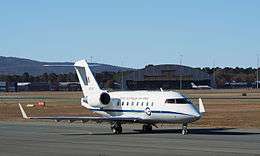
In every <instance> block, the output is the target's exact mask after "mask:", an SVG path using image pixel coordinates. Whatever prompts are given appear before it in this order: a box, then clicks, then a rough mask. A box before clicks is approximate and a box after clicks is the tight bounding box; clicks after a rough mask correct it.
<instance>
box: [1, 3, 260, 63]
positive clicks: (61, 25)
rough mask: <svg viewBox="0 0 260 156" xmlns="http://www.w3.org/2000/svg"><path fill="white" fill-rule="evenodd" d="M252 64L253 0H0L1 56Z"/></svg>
mask: <svg viewBox="0 0 260 156" xmlns="http://www.w3.org/2000/svg"><path fill="white" fill-rule="evenodd" d="M180 54H182V55H183V63H184V64H185V65H189V66H193V67H204V66H210V67H212V65H213V61H214V60H215V64H216V66H221V67H223V66H232V67H235V66H240V67H255V66H256V56H257V54H260V1H259V0H243V1H242V0H214V1H213V0H190V1H188V0H179V1H175V0H156V1H155V0H128V1H127V0H103V1H101V0H91V1H90V0H89V1H88V0H0V55H4V56H15V57H25V58H30V59H36V60H40V61H75V60H77V59H81V58H87V59H89V58H90V57H91V56H93V60H94V62H102V63H109V64H113V65H121V64H122V61H123V65H124V66H128V67H137V68H141V67H143V66H144V65H145V64H148V63H152V64H163V63H179V60H180Z"/></svg>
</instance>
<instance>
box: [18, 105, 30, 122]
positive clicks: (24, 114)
mask: <svg viewBox="0 0 260 156" xmlns="http://www.w3.org/2000/svg"><path fill="white" fill-rule="evenodd" d="M18 105H19V108H20V111H21V113H22V116H23V118H24V119H29V117H28V116H27V114H26V113H25V111H24V109H23V107H22V105H21V104H20V103H19V104H18Z"/></svg>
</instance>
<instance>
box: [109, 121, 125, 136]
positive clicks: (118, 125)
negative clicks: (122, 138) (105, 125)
mask: <svg viewBox="0 0 260 156" xmlns="http://www.w3.org/2000/svg"><path fill="white" fill-rule="evenodd" d="M111 130H112V132H113V133H114V134H121V133H122V126H121V123H119V122H115V123H113V124H112V125H111Z"/></svg>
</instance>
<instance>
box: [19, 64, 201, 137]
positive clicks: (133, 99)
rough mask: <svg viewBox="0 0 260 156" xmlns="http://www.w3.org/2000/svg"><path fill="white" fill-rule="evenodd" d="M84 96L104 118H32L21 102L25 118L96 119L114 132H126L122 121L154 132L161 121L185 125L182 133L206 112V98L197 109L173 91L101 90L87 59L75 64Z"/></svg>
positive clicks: (87, 106)
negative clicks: (109, 125)
mask: <svg viewBox="0 0 260 156" xmlns="http://www.w3.org/2000/svg"><path fill="white" fill-rule="evenodd" d="M73 66H74V68H75V70H76V72H77V76H78V78H79V82H80V85H81V88H82V90H83V95H84V97H83V98H81V105H82V106H84V107H86V108H87V109H89V110H91V111H93V112H96V113H98V114H100V115H101V116H100V117H76V116H75V117H74V116H56V117H51V116H46V117H28V116H27V114H26V113H25V111H24V109H23V107H22V106H21V105H20V104H19V107H20V110H21V113H22V116H23V118H25V119H50V120H56V121H62V120H67V121H70V122H74V121H82V122H87V121H96V122H109V123H111V130H112V132H113V133H114V134H120V133H122V126H121V124H126V123H141V124H143V129H142V130H143V131H146V132H147V131H151V130H152V126H155V127H156V124H158V123H179V124H182V134H187V125H188V123H191V122H194V121H196V120H198V119H200V118H201V117H202V115H203V113H204V112H205V109H204V106H203V103H202V100H201V99H199V108H198V109H197V108H196V107H195V106H194V105H193V104H192V102H191V101H189V100H188V99H187V98H186V97H185V96H183V95H181V94H180V93H177V92H173V91H163V90H162V89H161V91H116V92H108V91H106V90H101V89H100V88H99V86H98V83H97V82H96V80H95V78H94V76H93V74H92V72H91V71H90V69H89V66H88V63H87V61H86V60H81V61H77V62H76V63H75V64H74V65H73Z"/></svg>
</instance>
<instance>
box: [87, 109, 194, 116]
mask: <svg viewBox="0 0 260 156" xmlns="http://www.w3.org/2000/svg"><path fill="white" fill-rule="evenodd" d="M90 110H91V111H102V112H135V113H142V112H145V111H144V110H122V109H90ZM151 112H152V113H161V114H179V115H188V116H193V115H190V114H185V113H179V112H172V111H153V110H152V111H151Z"/></svg>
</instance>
